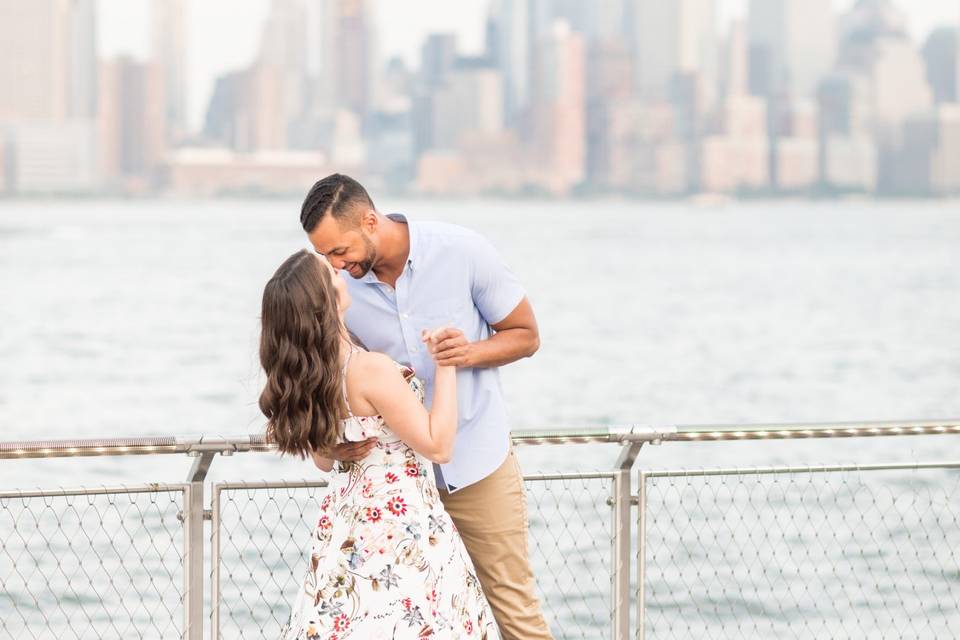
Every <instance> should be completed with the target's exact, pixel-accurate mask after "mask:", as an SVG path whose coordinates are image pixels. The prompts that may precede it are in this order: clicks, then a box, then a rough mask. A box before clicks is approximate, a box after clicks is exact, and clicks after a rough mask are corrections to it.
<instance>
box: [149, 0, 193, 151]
mask: <svg viewBox="0 0 960 640" xmlns="http://www.w3.org/2000/svg"><path fill="white" fill-rule="evenodd" d="M151 11H152V21H151V27H152V47H153V51H152V57H153V60H154V61H155V62H156V64H157V65H158V69H159V71H160V75H161V77H162V80H163V94H164V105H163V117H164V121H165V122H164V125H165V129H166V135H167V136H168V140H167V142H169V143H175V142H177V141H179V140H181V139H182V138H183V137H184V136H185V135H186V133H187V130H188V126H189V125H188V122H187V51H188V46H187V14H186V11H187V8H186V0H153V4H152V5H151Z"/></svg>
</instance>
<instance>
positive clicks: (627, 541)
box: [610, 442, 643, 640]
mask: <svg viewBox="0 0 960 640" xmlns="http://www.w3.org/2000/svg"><path fill="white" fill-rule="evenodd" d="M641 446H643V443H642V442H630V443H628V444H625V445H624V446H623V449H622V450H621V451H620V457H619V458H617V470H616V475H615V476H614V478H613V527H612V528H613V544H612V547H613V549H612V551H613V557H612V565H613V572H612V576H611V579H612V580H613V584H612V585H611V586H612V591H613V599H612V600H613V601H612V602H611V605H610V606H611V608H612V611H611V618H612V620H613V625H612V628H613V640H629V638H630V547H631V542H632V540H631V536H630V502H631V497H632V496H631V491H630V489H631V487H630V479H631V478H630V470H631V469H632V468H633V463H634V462H635V461H636V459H637V455H638V454H639V453H640V447H641Z"/></svg>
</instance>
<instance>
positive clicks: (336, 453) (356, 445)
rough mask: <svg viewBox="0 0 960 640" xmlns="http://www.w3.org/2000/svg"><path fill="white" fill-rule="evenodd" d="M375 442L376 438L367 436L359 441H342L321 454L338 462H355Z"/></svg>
mask: <svg viewBox="0 0 960 640" xmlns="http://www.w3.org/2000/svg"><path fill="white" fill-rule="evenodd" d="M376 444H377V439H376V438H367V439H366V440H363V441H361V442H342V443H340V444H338V445H337V446H335V447H333V448H332V449H328V450H327V451H324V452H323V455H324V456H326V457H328V458H333V459H334V460H339V461H340V462H356V461H357V460H362V459H363V458H366V457H367V454H368V453H370V450H371V449H373V447H374V446H375V445H376Z"/></svg>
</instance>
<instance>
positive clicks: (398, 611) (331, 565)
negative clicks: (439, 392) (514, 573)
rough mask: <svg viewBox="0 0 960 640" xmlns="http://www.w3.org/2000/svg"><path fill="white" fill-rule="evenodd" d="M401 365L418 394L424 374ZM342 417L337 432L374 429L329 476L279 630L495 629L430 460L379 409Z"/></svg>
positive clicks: (321, 638)
mask: <svg viewBox="0 0 960 640" xmlns="http://www.w3.org/2000/svg"><path fill="white" fill-rule="evenodd" d="M397 366H400V365H397ZM401 368H402V370H403V373H404V376H405V377H406V378H407V379H408V381H409V383H410V386H411V388H412V389H413V390H414V392H416V394H417V396H418V397H419V398H420V401H421V402H422V401H423V384H422V382H421V381H420V380H419V379H418V378H416V377H414V375H413V371H412V370H410V369H409V368H408V367H401ZM342 426H343V438H344V439H345V440H350V441H361V440H365V439H366V438H369V437H374V436H375V437H376V438H377V439H378V442H377V444H376V446H375V447H374V449H373V450H372V451H371V452H370V453H369V454H368V455H367V457H365V458H364V459H363V460H360V461H358V462H354V463H350V464H346V465H343V466H342V467H341V469H340V472H339V473H334V474H333V476H332V477H331V481H330V484H329V485H328V487H327V493H326V494H325V495H324V497H323V499H322V500H321V502H320V514H319V516H318V518H317V526H316V527H315V528H314V531H313V535H312V548H311V554H310V566H309V569H308V571H307V575H306V579H305V580H304V582H303V585H302V587H301V588H300V590H299V591H298V594H297V597H296V598H295V600H294V604H293V608H292V610H291V617H290V622H289V623H288V625H287V627H286V628H285V629H284V632H283V634H282V638H283V639H284V640H294V639H296V640H348V639H353V640H367V639H373V638H378V639H379V638H390V639H392V640H405V639H407V638H410V639H416V640H423V639H427V638H429V639H432V640H439V639H441V638H443V639H447V638H462V639H467V638H469V639H471V640H485V639H492V638H495V637H496V632H495V631H493V629H494V626H493V616H492V614H491V613H490V609H489V605H488V604H487V601H486V599H485V598H484V596H483V592H482V590H481V587H480V583H479V581H478V580H477V577H476V573H475V571H474V567H473V563H472V562H471V560H470V557H469V556H468V555H467V551H466V549H465V548H464V546H463V541H462V540H461V539H460V536H459V534H458V533H457V531H456V527H455V526H454V525H453V521H452V520H451V519H450V516H449V515H448V514H447V512H446V511H445V510H444V508H443V503H442V502H441V501H440V495H439V493H438V492H437V488H436V485H435V483H434V481H433V478H432V474H431V473H430V470H431V463H430V462H429V461H428V460H427V459H426V458H424V457H423V456H421V455H420V454H418V453H416V452H415V451H414V450H413V449H411V448H410V447H408V446H407V445H406V444H404V443H403V441H401V440H400V439H399V438H398V437H397V436H396V435H395V434H394V433H393V432H392V431H390V429H389V427H387V425H386V424H385V423H384V421H383V418H381V417H380V416H369V417H363V416H353V415H351V416H350V417H349V418H347V419H346V420H344V421H343V425H342Z"/></svg>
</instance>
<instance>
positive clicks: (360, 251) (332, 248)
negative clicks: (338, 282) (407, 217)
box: [307, 214, 377, 279]
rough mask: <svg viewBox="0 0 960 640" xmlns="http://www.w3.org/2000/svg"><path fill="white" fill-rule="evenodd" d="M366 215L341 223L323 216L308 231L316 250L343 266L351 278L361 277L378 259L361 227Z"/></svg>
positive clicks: (371, 242)
mask: <svg viewBox="0 0 960 640" xmlns="http://www.w3.org/2000/svg"><path fill="white" fill-rule="evenodd" d="M365 218H366V214H361V216H360V223H359V224H356V223H351V222H349V221H344V222H342V223H341V222H340V221H338V220H337V219H335V218H334V217H333V216H332V215H326V216H324V217H323V219H322V220H321V221H320V223H319V224H318V225H317V226H316V227H315V228H314V229H313V231H311V232H310V233H309V234H307V237H308V238H309V239H310V244H312V245H313V248H314V249H316V251H317V253H319V254H321V255H323V256H325V257H326V258H327V260H328V261H329V262H330V264H331V265H332V266H333V267H334V268H335V269H345V270H346V271H347V272H348V273H349V274H350V276H351V277H352V278H355V279H358V278H362V277H363V276H365V275H366V274H367V272H368V271H370V269H372V268H373V265H374V263H375V262H376V260H377V248H376V245H375V244H374V242H373V240H372V239H371V237H370V235H369V234H368V233H367V231H366V230H365V229H364V224H365V223H366V222H367V221H366V220H365Z"/></svg>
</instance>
